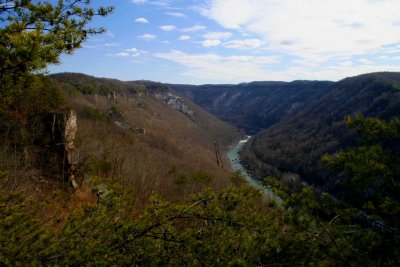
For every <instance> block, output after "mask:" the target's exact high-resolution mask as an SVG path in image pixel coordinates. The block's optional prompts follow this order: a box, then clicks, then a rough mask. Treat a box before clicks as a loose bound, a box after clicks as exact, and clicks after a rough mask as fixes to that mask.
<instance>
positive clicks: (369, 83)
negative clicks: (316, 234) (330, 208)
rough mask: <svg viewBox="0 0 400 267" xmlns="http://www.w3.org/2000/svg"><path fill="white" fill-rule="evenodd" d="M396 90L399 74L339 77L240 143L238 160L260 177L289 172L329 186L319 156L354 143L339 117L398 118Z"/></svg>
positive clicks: (399, 104) (398, 93) (399, 108)
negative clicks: (314, 98) (304, 103)
mask: <svg viewBox="0 0 400 267" xmlns="http://www.w3.org/2000/svg"><path fill="white" fill-rule="evenodd" d="M399 88H400V73H373V74H365V75H361V76H357V77H351V78H346V79H344V80H342V81H339V82H337V83H335V84H334V85H333V86H332V87H331V88H330V89H329V91H327V92H326V93H325V94H323V95H321V96H320V97H319V99H317V101H315V102H314V103H312V104H311V105H308V106H305V107H303V108H302V109H299V110H298V111H297V112H296V113H293V114H292V115H291V116H288V117H286V118H284V119H283V120H282V121H280V122H279V123H277V124H276V125H273V126H272V127H270V128H268V129H265V130H263V131H262V132H260V133H259V134H257V135H255V136H254V138H253V139H252V141H251V142H249V143H248V144H247V145H246V146H245V148H244V151H243V153H242V160H243V161H244V162H245V163H246V165H247V166H248V167H249V168H250V169H251V170H252V171H253V172H254V173H255V174H256V175H257V176H259V177H260V178H261V177H265V176H266V175H279V173H282V172H293V173H297V174H299V175H300V176H301V177H302V178H303V179H305V180H306V181H308V182H310V183H313V184H316V185H322V186H325V187H326V189H329V188H330V187H332V186H334V184H331V182H332V181H331V180H330V179H329V178H330V177H331V176H330V175H329V174H328V173H327V171H326V169H325V168H324V166H322V164H321V163H320V159H321V157H322V156H323V155H324V154H326V153H335V152H337V151H339V150H341V149H343V148H345V147H347V146H348V145H350V144H353V143H354V138H353V133H352V132H351V131H350V130H348V129H347V126H346V125H345V123H344V117H345V116H346V115H351V116H355V115H357V114H363V115H364V116H366V117H380V118H383V119H390V118H392V117H394V116H400V91H399Z"/></svg>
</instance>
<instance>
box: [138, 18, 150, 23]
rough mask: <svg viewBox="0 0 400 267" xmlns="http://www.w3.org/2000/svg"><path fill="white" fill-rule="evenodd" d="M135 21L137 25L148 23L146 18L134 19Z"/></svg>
mask: <svg viewBox="0 0 400 267" xmlns="http://www.w3.org/2000/svg"><path fill="white" fill-rule="evenodd" d="M135 21H136V22H138V23H149V21H148V20H147V19H146V18H137V19H135Z"/></svg>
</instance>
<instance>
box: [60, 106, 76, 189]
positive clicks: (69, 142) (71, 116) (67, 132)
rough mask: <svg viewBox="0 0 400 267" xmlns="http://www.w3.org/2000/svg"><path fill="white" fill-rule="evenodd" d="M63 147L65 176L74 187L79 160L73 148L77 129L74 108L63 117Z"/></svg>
mask: <svg viewBox="0 0 400 267" xmlns="http://www.w3.org/2000/svg"><path fill="white" fill-rule="evenodd" d="M64 120H65V127H64V149H65V154H66V165H67V177H68V181H69V182H70V183H71V185H72V186H73V187H74V188H76V187H78V185H79V184H78V182H77V181H76V177H75V175H76V168H77V165H78V162H79V159H78V152H77V151H76V149H75V144H74V142H75V138H76V132H77V131H78V123H77V116H76V112H75V111H74V110H70V111H69V112H68V113H67V114H65V117H64Z"/></svg>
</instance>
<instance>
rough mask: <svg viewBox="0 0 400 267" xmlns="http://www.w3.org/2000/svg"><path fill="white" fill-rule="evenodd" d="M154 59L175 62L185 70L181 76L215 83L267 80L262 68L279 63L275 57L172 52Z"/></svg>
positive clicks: (161, 54)
mask: <svg viewBox="0 0 400 267" xmlns="http://www.w3.org/2000/svg"><path fill="white" fill-rule="evenodd" d="M153 56H154V57H156V58H161V59H165V60H168V61H172V62H175V63H177V64H180V65H182V66H184V67H186V68H187V70H186V71H185V72H183V73H182V74H181V75H183V76H189V77H193V78H200V79H205V80H208V81H217V82H244V81H253V80H267V79H268V78H269V77H270V75H269V72H268V71H266V70H265V69H264V67H266V66H269V65H270V64H273V63H276V62H278V61H279V57H276V56H228V57H223V56H220V55H216V54H192V55H191V54H186V53H184V52H181V51H177V50H172V51H170V52H167V53H156V54H154V55H153Z"/></svg>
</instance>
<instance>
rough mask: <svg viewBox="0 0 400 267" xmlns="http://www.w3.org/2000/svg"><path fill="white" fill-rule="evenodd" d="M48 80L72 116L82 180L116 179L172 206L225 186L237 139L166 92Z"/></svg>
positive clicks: (105, 82) (106, 82)
mask: <svg viewBox="0 0 400 267" xmlns="http://www.w3.org/2000/svg"><path fill="white" fill-rule="evenodd" d="M51 78H52V79H53V80H54V82H55V83H56V85H58V86H59V87H60V88H61V91H63V92H64V94H65V97H66V99H67V102H68V103H69V105H70V106H71V107H72V108H73V109H74V110H76V112H77V117H78V131H77V140H76V143H77V150H78V151H79V157H80V158H79V162H80V163H79V170H78V171H79V175H80V176H81V179H84V178H85V177H89V176H90V175H92V174H93V175H99V176H103V177H120V179H122V180H123V182H124V184H126V185H131V186H132V187H133V188H135V190H137V193H138V195H140V196H142V197H143V199H146V198H147V197H149V195H150V194H151V193H152V192H160V193H161V194H162V195H164V196H165V197H167V198H168V199H173V200H177V199H180V198H181V197H182V194H186V193H190V192H193V191H198V190H201V189H202V188H204V187H208V186H211V187H213V188H215V189H218V188H221V187H223V186H225V185H226V184H227V183H228V182H229V178H230V167H229V164H228V162H227V160H226V158H225V156H224V153H223V150H224V149H225V148H226V147H227V146H228V145H231V144H232V143H233V142H234V141H235V140H236V139H238V138H239V137H240V136H241V134H242V133H241V132H240V131H238V130H237V129H235V128H234V127H231V126H228V125H227V124H226V123H223V122H221V121H219V120H218V119H216V118H215V117H213V116H211V115H210V114H208V113H206V112H204V111H203V110H202V109H201V108H199V107H197V106H196V105H194V104H192V103H191V102H190V101H188V100H186V99H183V98H182V97H180V96H178V95H176V94H175V93H174V92H173V91H171V90H170V89H169V88H168V87H166V86H164V85H161V84H156V83H152V84H151V85H150V84H149V83H146V84H144V83H135V82H129V83H127V82H121V81H118V80H112V79H100V78H94V77H91V76H86V75H83V74H75V73H64V74H57V75H51ZM215 142H217V143H218V145H219V147H220V150H221V151H220V155H221V157H222V162H221V163H220V165H221V166H222V167H220V166H218V163H217V160H216V155H215ZM211 176H212V177H214V179H211Z"/></svg>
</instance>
